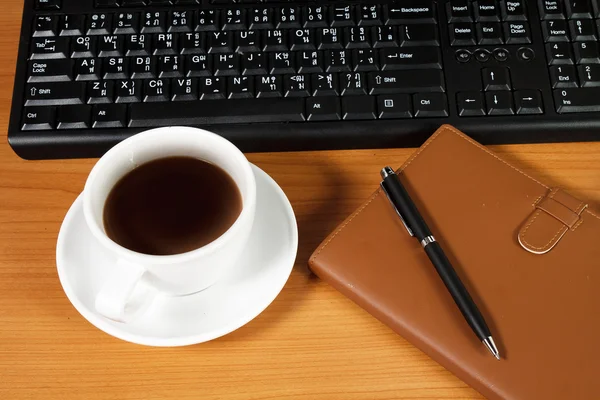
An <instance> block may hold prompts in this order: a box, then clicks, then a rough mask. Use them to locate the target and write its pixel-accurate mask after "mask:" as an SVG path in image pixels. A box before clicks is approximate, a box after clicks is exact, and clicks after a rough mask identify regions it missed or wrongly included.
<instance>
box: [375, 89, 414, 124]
mask: <svg viewBox="0 0 600 400" xmlns="http://www.w3.org/2000/svg"><path fill="white" fill-rule="evenodd" d="M377 111H378V118H379V119H395V118H411V117H412V101H411V98H410V95H408V94H387V95H381V96H377Z"/></svg>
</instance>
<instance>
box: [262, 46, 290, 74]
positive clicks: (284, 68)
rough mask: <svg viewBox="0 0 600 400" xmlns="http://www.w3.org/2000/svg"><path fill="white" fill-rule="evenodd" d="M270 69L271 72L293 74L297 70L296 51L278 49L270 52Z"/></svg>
mask: <svg viewBox="0 0 600 400" xmlns="http://www.w3.org/2000/svg"><path fill="white" fill-rule="evenodd" d="M269 69H270V73H271V74H289V73H291V74H293V73H295V72H296V61H295V60H294V53H291V52H289V51H278V52H275V53H270V54H269Z"/></svg>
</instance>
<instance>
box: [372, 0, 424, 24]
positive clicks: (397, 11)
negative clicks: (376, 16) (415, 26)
mask: <svg viewBox="0 0 600 400" xmlns="http://www.w3.org/2000/svg"><path fill="white" fill-rule="evenodd" d="M383 7H384V20H385V22H386V24H387V25H399V24H410V23H419V22H422V23H435V22H436V16H435V8H434V4H433V2H432V1H430V0H403V1H399V2H395V3H390V4H388V5H385V6H383Z"/></svg>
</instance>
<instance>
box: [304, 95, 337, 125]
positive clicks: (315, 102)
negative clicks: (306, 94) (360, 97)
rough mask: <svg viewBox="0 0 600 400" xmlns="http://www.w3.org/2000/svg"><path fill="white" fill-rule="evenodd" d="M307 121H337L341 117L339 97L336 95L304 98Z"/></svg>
mask: <svg viewBox="0 0 600 400" xmlns="http://www.w3.org/2000/svg"><path fill="white" fill-rule="evenodd" d="M306 115H307V117H306V120H307V121H337V120H340V119H342V108H341V106H340V99H339V98H337V97H318V98H317V97H311V98H308V99H306Z"/></svg>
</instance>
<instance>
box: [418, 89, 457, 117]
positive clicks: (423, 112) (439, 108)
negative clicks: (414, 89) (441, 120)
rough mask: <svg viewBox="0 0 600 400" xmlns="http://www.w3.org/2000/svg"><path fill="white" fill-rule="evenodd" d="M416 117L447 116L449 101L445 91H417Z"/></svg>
mask: <svg viewBox="0 0 600 400" xmlns="http://www.w3.org/2000/svg"><path fill="white" fill-rule="evenodd" d="M413 105H414V107H415V117H417V118H419V117H447V116H448V103H447V101H446V95H445V94H444V93H417V94H415V95H414V96H413Z"/></svg>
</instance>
